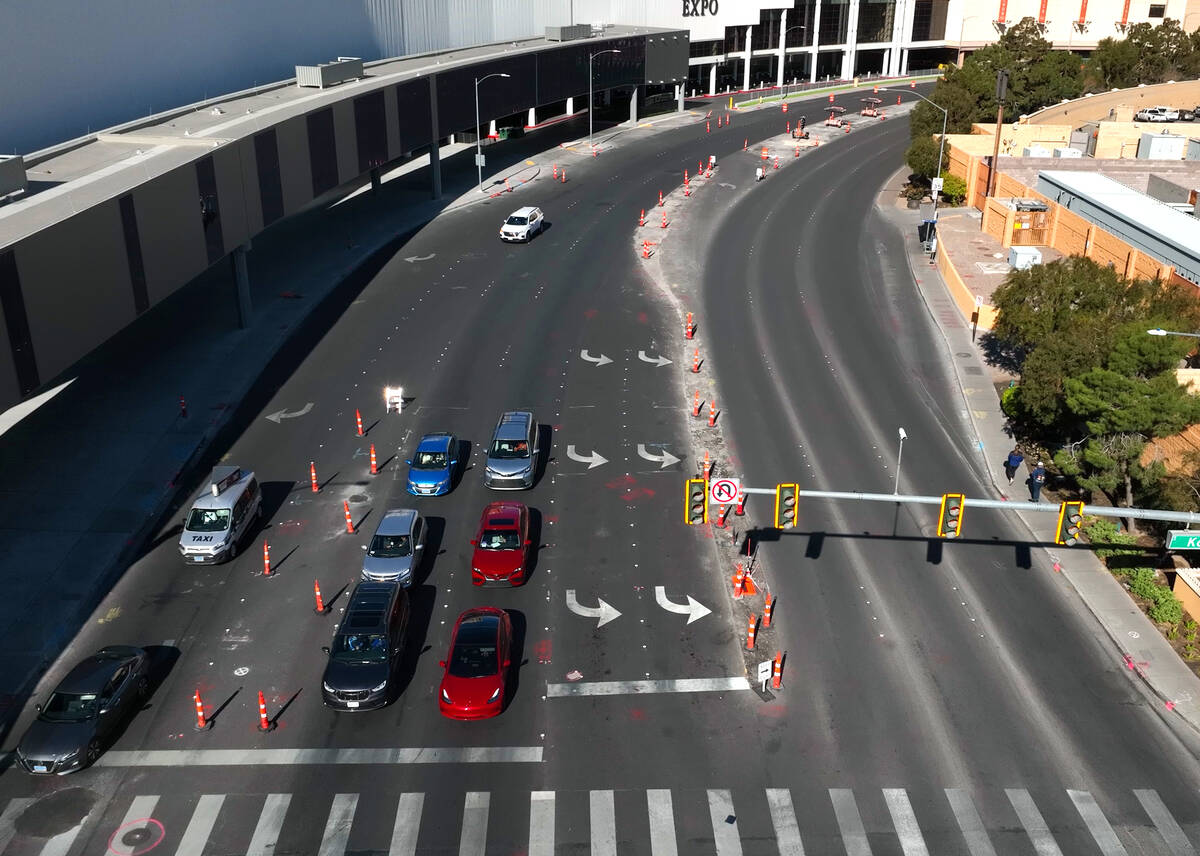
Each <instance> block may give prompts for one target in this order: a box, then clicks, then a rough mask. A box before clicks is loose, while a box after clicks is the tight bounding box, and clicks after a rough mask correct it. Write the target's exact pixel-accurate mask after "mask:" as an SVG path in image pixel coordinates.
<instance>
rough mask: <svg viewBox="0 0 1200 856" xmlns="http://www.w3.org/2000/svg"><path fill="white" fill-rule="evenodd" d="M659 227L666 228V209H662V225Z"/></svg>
mask: <svg viewBox="0 0 1200 856" xmlns="http://www.w3.org/2000/svg"><path fill="white" fill-rule="evenodd" d="M660 228H663V229H665V228H667V212H666V211H663V219H662V226H661V227H660Z"/></svg>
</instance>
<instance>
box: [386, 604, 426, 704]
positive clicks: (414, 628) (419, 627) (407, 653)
mask: <svg viewBox="0 0 1200 856" xmlns="http://www.w3.org/2000/svg"><path fill="white" fill-rule="evenodd" d="M436 603H437V586H428V585H417V584H416V583H414V584H413V587H412V588H410V589H409V590H408V633H407V635H406V637H405V640H404V653H403V654H402V655H401V657H400V662H399V663H398V664H397V666H396V676H395V684H394V685H393V687H392V692H391V697H390V698H389V699H388V704H392V703H393V702H395V701H396V700H397V699H399V698H400V697H401V696H402V695H404V691H405V690H407V689H408V686H409V684H411V683H412V680H413V677H414V676H415V675H416V673H417V666H418V665H419V664H420V661H421V655H422V654H424V653H425V652H426V651H428V650H429V649H430V647H431V646H429V645H427V644H425V640H426V637H427V636H428V635H429V625H430V623H432V621H433V609H434V606H435V605H436Z"/></svg>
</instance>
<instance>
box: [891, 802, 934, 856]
mask: <svg viewBox="0 0 1200 856" xmlns="http://www.w3.org/2000/svg"><path fill="white" fill-rule="evenodd" d="M883 801H884V802H886V803H887V807H888V813H890V814H891V816H892V825H893V826H895V827H896V836H897V837H898V838H899V839H900V849H901V850H903V851H904V856H929V848H928V847H926V846H925V839H924V838H923V837H922V835H921V825H920V824H919V823H917V815H916V812H914V811H913V807H912V803H911V802H909V801H908V792H907V791H905V790H904V788H884V789H883Z"/></svg>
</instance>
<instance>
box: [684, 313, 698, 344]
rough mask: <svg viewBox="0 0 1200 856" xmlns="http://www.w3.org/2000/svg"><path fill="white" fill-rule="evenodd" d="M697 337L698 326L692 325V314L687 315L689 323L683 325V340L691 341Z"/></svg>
mask: <svg viewBox="0 0 1200 856" xmlns="http://www.w3.org/2000/svg"><path fill="white" fill-rule="evenodd" d="M695 335H696V325H694V324H693V323H692V313H690V312H689V313H688V314H687V321H685V322H684V324H683V338H685V339H690V338H692V337H693V336H695Z"/></svg>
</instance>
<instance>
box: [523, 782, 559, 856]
mask: <svg viewBox="0 0 1200 856" xmlns="http://www.w3.org/2000/svg"><path fill="white" fill-rule="evenodd" d="M528 856H554V791H533V792H531V793H530V794H529V853H528Z"/></svg>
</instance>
